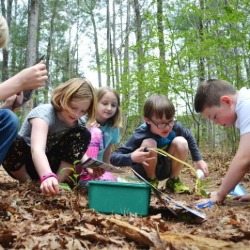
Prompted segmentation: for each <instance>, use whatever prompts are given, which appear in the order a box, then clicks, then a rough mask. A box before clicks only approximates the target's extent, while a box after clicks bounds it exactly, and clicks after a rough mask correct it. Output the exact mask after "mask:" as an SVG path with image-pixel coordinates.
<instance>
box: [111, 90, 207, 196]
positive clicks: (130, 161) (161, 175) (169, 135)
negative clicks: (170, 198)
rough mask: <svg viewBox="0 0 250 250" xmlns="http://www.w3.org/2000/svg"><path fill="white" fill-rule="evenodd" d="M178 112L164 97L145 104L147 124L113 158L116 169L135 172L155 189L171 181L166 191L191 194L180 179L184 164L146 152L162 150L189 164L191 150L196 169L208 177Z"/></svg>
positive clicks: (138, 129) (156, 95)
mask: <svg viewBox="0 0 250 250" xmlns="http://www.w3.org/2000/svg"><path fill="white" fill-rule="evenodd" d="M174 115H175V108H174V106H173V104H172V102H171V101H170V100H169V99H168V98H167V97H166V96H164V95H160V94H155V95H152V96H150V97H149V98H148V99H147V100H146V102H145V104H144V120H145V123H143V124H142V125H140V126H139V127H138V128H137V129H136V130H135V131H134V134H133V135H132V136H131V138H130V139H129V140H128V141H127V142H126V143H125V145H124V146H122V147H120V148H118V149H117V150H116V151H115V152H114V153H113V154H112V155H111V158H110V162H111V163H112V164H113V165H116V166H132V168H133V169H134V170H135V171H136V172H137V173H138V174H140V175H141V176H142V177H144V178H145V179H146V180H148V181H149V182H150V183H151V184H153V185H154V186H155V187H157V186H158V181H159V180H164V179H167V178H168V180H167V182H166V189H168V190H169V191H171V192H175V193H184V192H189V188H188V187H187V186H185V185H183V184H182V183H181V181H180V179H179V174H180V171H181V169H182V167H183V164H182V163H180V162H177V161H175V160H172V159H170V158H169V157H165V156H162V155H160V154H157V153H156V152H154V151H152V150H148V151H145V148H149V149H150V148H160V149H163V150H165V151H166V152H168V153H169V154H171V155H172V156H174V157H175V158H178V159H179V160H181V161H185V160H186V159H187V157H188V152H189V150H190V152H191V156H192V159H193V161H194V164H195V167H196V168H197V169H201V170H202V171H203V172H204V174H205V176H206V177H207V176H208V174H209V172H208V166H207V164H206V162H204V161H203V160H202V156H201V154H200V151H199V149H198V147H197V144H196V142H195V139H194V137H193V135H192V134H191V132H190V131H189V130H188V129H187V128H185V127H184V126H182V125H181V124H180V123H179V122H178V121H176V120H174Z"/></svg>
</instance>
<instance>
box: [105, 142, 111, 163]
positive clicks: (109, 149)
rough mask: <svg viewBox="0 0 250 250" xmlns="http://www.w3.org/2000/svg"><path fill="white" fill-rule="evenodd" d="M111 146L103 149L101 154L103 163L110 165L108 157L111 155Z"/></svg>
mask: <svg viewBox="0 0 250 250" xmlns="http://www.w3.org/2000/svg"><path fill="white" fill-rule="evenodd" d="M112 146H113V144H109V145H108V147H107V148H106V149H105V151H104V154H103V162H106V163H108V164H109V163H110V157H111V153H112Z"/></svg>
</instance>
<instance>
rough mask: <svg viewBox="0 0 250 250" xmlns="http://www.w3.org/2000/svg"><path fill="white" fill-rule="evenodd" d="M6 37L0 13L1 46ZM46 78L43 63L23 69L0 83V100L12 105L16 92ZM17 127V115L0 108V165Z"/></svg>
mask: <svg viewBox="0 0 250 250" xmlns="http://www.w3.org/2000/svg"><path fill="white" fill-rule="evenodd" d="M8 39H9V30H8V25H7V22H6V20H5V19H4V17H3V16H2V15H0V47H1V48H5V47H6V46H7V42H8ZM46 80H48V76H47V70H46V66H45V64H44V63H42V62H41V63H39V64H36V65H34V66H32V67H30V68H27V69H24V70H22V71H21V72H19V73H18V74H16V75H15V76H13V77H11V78H10V79H8V80H6V81H5V82H3V83H1V84H0V101H4V100H6V99H7V98H8V105H9V106H11V107H12V104H13V103H14V101H15V99H16V98H18V96H19V94H18V93H20V92H21V91H22V90H25V89H36V88H38V87H41V86H45V81H46ZM10 102H11V103H10ZM3 107H4V106H3ZM18 127H19V122H18V117H17V116H16V115H15V114H14V113H13V112H12V111H11V110H9V109H3V108H2V109H0V165H1V164H2V162H3V159H4V157H5V156H6V154H7V152H8V150H9V147H10V146H11V144H12V142H13V140H14V139H15V137H16V135H17V132H18Z"/></svg>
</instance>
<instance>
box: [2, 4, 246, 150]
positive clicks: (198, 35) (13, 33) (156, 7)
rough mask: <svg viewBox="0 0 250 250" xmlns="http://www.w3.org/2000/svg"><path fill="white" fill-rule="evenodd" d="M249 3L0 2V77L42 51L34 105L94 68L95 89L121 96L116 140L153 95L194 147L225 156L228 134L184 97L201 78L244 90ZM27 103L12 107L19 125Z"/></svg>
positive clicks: (234, 136) (232, 133) (232, 141)
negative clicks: (5, 27) (6, 39)
mask: <svg viewBox="0 0 250 250" xmlns="http://www.w3.org/2000/svg"><path fill="white" fill-rule="evenodd" d="M249 7H250V2H249V1H248V0H185V1H183V0H169V1H163V0H155V1H150V0H128V1H122V0H96V1H95V0H76V1H74V0H67V1H58V0H40V1H39V0H29V1H17V0H14V1H13V0H8V1H4V0H1V13H2V15H3V16H4V17H5V18H6V20H7V21H8V24H9V27H10V43H9V46H8V48H7V49H3V50H2V55H3V57H2V61H1V62H0V63H1V68H2V70H1V78H2V81H4V80H6V79H8V78H9V77H11V76H13V75H14V74H15V73H17V72H19V71H20V70H21V69H23V68H25V67H28V66H31V65H33V64H34V63H35V62H36V60H37V59H38V58H39V57H40V56H41V55H42V54H45V55H46V65H47V69H48V72H49V81H48V85H47V86H46V88H40V89H39V90H37V91H36V94H35V99H34V102H33V106H36V105H38V104H40V103H47V102H49V101H50V93H51V91H52V90H53V89H54V88H55V87H56V86H57V85H58V84H60V83H62V82H65V81H67V80H68V79H70V78H73V77H85V74H86V66H87V67H88V68H89V69H90V70H92V71H95V72H96V77H95V79H97V80H94V79H89V80H90V81H92V83H93V85H94V86H95V87H97V88H98V87H100V86H104V85H108V86H111V87H114V88H116V89H117V90H118V91H119V93H120V95H121V100H122V110H123V121H124V122H123V128H122V130H121V136H122V137H121V143H124V141H126V140H127V138H128V137H130V136H131V134H132V132H133V130H134V129H135V128H136V127H137V126H138V125H139V124H140V123H141V122H142V118H143V117H142V115H143V110H142V109H143V105H144V101H145V99H146V98H147V97H148V96H149V95H151V94H153V93H161V94H165V95H167V96H168V97H169V98H170V99H171V100H172V101H173V103H174V105H175V107H176V111H177V112H176V118H177V119H178V120H179V121H180V122H182V123H183V125H185V126H186V127H188V128H189V129H190V130H191V131H192V132H193V134H194V135H195V138H196V140H197V142H198V144H199V146H200V148H201V149H202V150H210V151H213V150H218V149H219V150H221V151H232V153H233V152H235V150H236V148H237V141H238V136H239V135H238V131H237V130H235V129H234V128H223V127H218V126H216V125H213V124H212V123H210V122H209V121H207V120H204V119H203V118H202V117H201V116H200V115H197V114H196V113H195V112H194V108H193V98H194V93H195V90H196V88H197V86H198V84H199V82H200V81H201V80H202V79H209V78H220V79H224V80H228V81H229V82H231V83H232V84H233V85H234V86H235V87H236V88H237V89H240V88H241V87H243V86H246V87H248V86H249V77H250V60H249V59H250V56H249V54H250V29H249V26H250V17H249V10H250V9H249ZM86 51H87V56H88V58H90V60H88V61H86ZM86 64H88V65H86ZM30 108H32V107H30V106H29V107H26V108H25V109H22V110H21V111H19V112H18V115H19V117H20V120H21V121H22V120H23V118H24V115H25V114H26V113H27V109H30Z"/></svg>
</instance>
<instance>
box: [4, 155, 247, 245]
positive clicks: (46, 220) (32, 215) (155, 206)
mask: <svg viewBox="0 0 250 250" xmlns="http://www.w3.org/2000/svg"><path fill="white" fill-rule="evenodd" d="M203 157H204V160H205V161H207V162H208V164H209V170H210V177H209V178H208V179H207V180H205V181H204V189H206V191H207V192H212V191H216V190H217V188H218V186H219V185H220V183H221V179H222V178H223V175H224V173H225V172H226V169H227V168H228V166H229V164H230V161H229V159H230V158H231V157H230V156H229V155H228V156H225V154H222V153H221V154H220V153H219V152H217V153H216V155H215V154H211V153H208V154H205V155H203ZM126 172H127V174H128V175H129V176H130V175H131V176H132V175H133V174H132V173H131V171H130V169H129V168H126ZM180 178H181V180H182V181H183V182H184V183H185V184H186V185H187V186H189V187H190V188H191V189H192V188H193V186H194V183H195V177H194V176H193V175H192V173H190V171H189V170H188V169H183V171H182V173H181V175H180ZM249 181H250V175H249V174H247V175H246V176H245V177H244V178H243V180H242V182H241V185H242V186H243V187H244V188H245V189H246V191H247V192H250V185H249ZM161 184H162V185H164V183H163V182H162V183H161ZM0 195H1V200H0V250H1V249H46V250H48V249H157V250H161V249H178V250H180V249H202V250H204V249H208V250H210V249H211V250H212V249H244V250H245V249H250V220H249V218H250V202H244V203H243V202H242V203H240V202H238V201H233V200H231V199H227V200H226V201H225V202H224V203H223V204H218V205H217V204H216V205H214V206H212V207H209V208H205V209H198V210H199V211H201V212H202V213H205V214H206V215H207V218H206V219H205V220H204V221H199V220H197V218H194V217H192V216H190V214H188V213H185V212H183V210H181V209H180V210H179V211H177V213H178V217H176V216H174V215H173V214H172V213H171V212H170V211H169V210H168V209H166V207H164V206H163V205H162V203H161V202H159V200H158V199H157V198H156V197H155V196H154V195H153V194H152V195H151V201H150V209H149V215H148V216H146V217H140V216H137V215H134V214H130V215H118V214H101V213H98V212H96V211H94V210H92V209H89V208H88V195H87V191H85V190H78V191H77V190H76V191H75V192H70V191H66V190H61V191H60V194H58V195H57V196H45V195H43V194H41V192H40V189H39V183H29V184H22V185H19V183H18V182H17V181H15V180H13V179H12V178H10V177H9V176H8V175H7V174H6V173H5V171H4V170H3V168H0ZM168 195H169V196H170V197H171V198H173V199H175V200H176V201H181V202H182V203H183V204H185V205H188V206H190V207H193V208H195V206H194V204H193V201H195V200H196V199H199V198H201V197H199V196H197V194H194V193H191V194H168Z"/></svg>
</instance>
